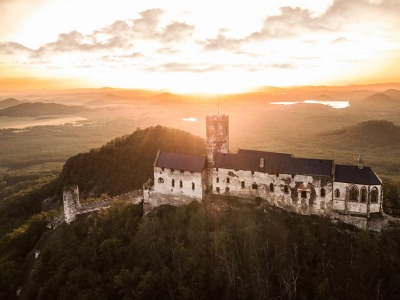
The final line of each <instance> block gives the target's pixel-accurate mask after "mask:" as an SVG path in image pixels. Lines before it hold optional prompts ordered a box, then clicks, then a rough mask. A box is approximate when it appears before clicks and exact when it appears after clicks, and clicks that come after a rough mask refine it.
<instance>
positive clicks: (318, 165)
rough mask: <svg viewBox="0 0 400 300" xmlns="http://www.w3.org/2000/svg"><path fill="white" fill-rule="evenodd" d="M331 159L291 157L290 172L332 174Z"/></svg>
mask: <svg viewBox="0 0 400 300" xmlns="http://www.w3.org/2000/svg"><path fill="white" fill-rule="evenodd" d="M332 168H333V160H330V159H314V158H292V172H291V173H292V174H299V175H314V176H315V175H316V176H318V175H319V176H332Z"/></svg>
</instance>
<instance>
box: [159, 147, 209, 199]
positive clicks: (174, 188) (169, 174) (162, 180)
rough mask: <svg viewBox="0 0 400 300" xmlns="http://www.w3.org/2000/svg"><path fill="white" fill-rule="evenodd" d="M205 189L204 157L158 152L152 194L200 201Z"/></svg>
mask: <svg viewBox="0 0 400 300" xmlns="http://www.w3.org/2000/svg"><path fill="white" fill-rule="evenodd" d="M206 189H207V161H206V157H205V156H197V155H187V154H179V153H170V152H165V151H158V154H157V157H156V160H155V162H154V192H155V193H159V194H164V195H183V196H188V197H191V198H193V199H197V200H202V199H203V198H204V196H205V191H206Z"/></svg>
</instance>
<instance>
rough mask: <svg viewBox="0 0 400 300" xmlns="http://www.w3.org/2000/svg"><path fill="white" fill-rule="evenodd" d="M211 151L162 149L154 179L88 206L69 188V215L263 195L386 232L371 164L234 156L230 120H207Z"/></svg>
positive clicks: (245, 153)
mask: <svg viewBox="0 0 400 300" xmlns="http://www.w3.org/2000/svg"><path fill="white" fill-rule="evenodd" d="M206 136H207V156H197V155H187V154H180V153H170V152H165V151H161V150H159V151H158V153H157V156H156V158H155V161H154V184H153V183H152V182H151V181H148V182H146V183H145V184H144V185H143V190H140V191H133V192H131V193H127V194H124V195H120V196H117V197H114V198H109V199H104V200H101V201H96V202H87V203H80V201H79V190H78V187H77V186H68V187H65V188H64V189H63V199H64V220H65V222H67V223H70V222H72V221H74V220H75V219H76V216H77V215H79V214H84V213H88V212H92V211H97V210H100V209H102V208H107V207H110V206H111V203H112V201H114V200H116V199H124V200H127V201H130V202H131V203H140V202H143V206H144V212H145V213H147V212H149V211H150V210H151V209H152V208H154V207H156V206H159V205H162V204H169V205H176V206H177V205H183V204H187V203H190V202H191V201H193V200H195V201H202V200H204V199H205V198H206V197H207V195H210V194H216V195H226V196H236V197H240V198H245V199H261V200H264V201H266V202H267V203H269V204H271V205H275V206H278V207H281V208H284V209H286V210H288V211H294V212H297V213H300V214H306V215H311V214H315V215H323V216H330V217H331V218H332V219H333V220H340V221H343V222H346V223H350V224H353V225H355V226H357V227H359V228H362V229H370V230H374V231H381V230H382V227H383V225H384V223H385V220H386V219H385V220H384V218H383V216H384V214H383V212H382V201H383V191H382V181H381V180H380V178H379V177H378V176H377V175H376V174H375V173H374V171H373V170H372V169H371V168H369V167H364V163H363V159H362V153H361V155H360V157H359V163H358V166H351V165H339V164H335V163H334V161H333V160H326V159H312V158H298V157H295V156H294V155H293V154H287V153H275V152H266V151H255V150H245V149H239V150H238V152H237V153H229V117H228V116H226V115H219V114H218V115H214V116H207V117H206Z"/></svg>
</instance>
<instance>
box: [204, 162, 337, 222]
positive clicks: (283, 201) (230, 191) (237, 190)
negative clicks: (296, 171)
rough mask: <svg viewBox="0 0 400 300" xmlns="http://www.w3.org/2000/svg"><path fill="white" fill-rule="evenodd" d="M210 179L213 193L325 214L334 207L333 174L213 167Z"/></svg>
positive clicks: (310, 212) (308, 212)
mask: <svg viewBox="0 0 400 300" xmlns="http://www.w3.org/2000/svg"><path fill="white" fill-rule="evenodd" d="M210 180H211V181H212V193H213V194H221V195H231V196H236V197H240V198H250V199H252V198H262V199H265V200H267V201H268V202H269V203H271V204H273V205H276V206H280V207H284V208H286V209H289V210H292V211H296V212H298V213H302V214H322V215H325V214H327V213H330V212H331V210H332V180H331V179H330V177H324V176H319V177H313V176H306V175H292V174H267V173H262V172H252V171H243V170H233V169H221V168H218V169H217V168H212V170H211V174H210Z"/></svg>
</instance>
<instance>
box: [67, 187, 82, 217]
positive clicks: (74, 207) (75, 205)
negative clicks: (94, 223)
mask: <svg viewBox="0 0 400 300" xmlns="http://www.w3.org/2000/svg"><path fill="white" fill-rule="evenodd" d="M63 202H64V217H65V222H67V223H68V224H69V223H71V222H72V221H75V219H76V215H77V213H78V210H79V208H80V206H81V204H80V202H79V189H78V186H77V185H70V186H66V187H64V188H63Z"/></svg>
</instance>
